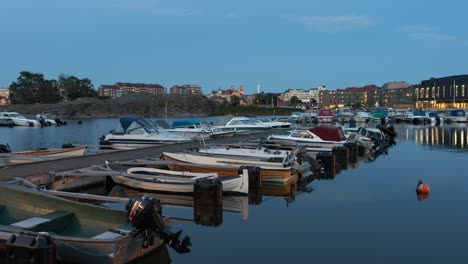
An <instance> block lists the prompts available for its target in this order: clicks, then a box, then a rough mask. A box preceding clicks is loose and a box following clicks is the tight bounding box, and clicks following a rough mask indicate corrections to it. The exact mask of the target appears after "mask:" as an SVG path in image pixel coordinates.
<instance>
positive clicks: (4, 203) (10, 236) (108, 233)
mask: <svg viewBox="0 0 468 264" xmlns="http://www.w3.org/2000/svg"><path fill="white" fill-rule="evenodd" d="M127 205H128V206H127V209H128V212H127V211H122V210H115V209H110V208H105V207H101V206H97V205H91V204H87V203H79V202H74V201H71V200H67V199H64V198H60V197H57V196H56V195H52V194H50V193H48V191H46V190H42V189H38V188H37V189H34V188H29V187H25V186H22V185H18V184H16V183H14V184H13V183H1V184H0V263H5V262H4V261H5V260H6V259H10V260H11V259H12V258H15V259H16V258H17V259H21V258H25V259H30V258H36V259H35V262H33V263H43V262H44V261H49V259H54V258H55V261H57V262H64V263H128V262H131V261H134V260H137V259H139V258H142V257H143V256H145V255H148V254H150V253H151V252H153V251H154V250H156V249H158V248H159V247H161V246H164V243H168V244H169V246H171V247H172V248H174V249H175V250H176V251H178V252H181V253H185V252H188V250H189V249H188V248H187V247H186V245H189V244H190V242H189V239H188V238H186V239H184V240H183V241H179V240H178V236H179V235H180V231H179V232H177V233H175V234H174V233H171V232H170V231H169V230H168V228H167V225H168V223H167V221H166V220H167V219H163V218H162V217H161V215H160V210H157V209H158V208H160V205H159V201H158V200H156V199H153V198H152V197H148V196H139V197H137V198H135V199H130V200H129V202H128V203H127ZM18 252H20V253H18ZM2 255H3V257H4V259H1V256H2ZM37 258H38V259H37ZM2 260H3V261H2ZM8 263H10V262H8ZM13 263H19V262H13ZM21 263H22V262H21ZM28 263H29V262H28ZM47 263H49V262H47ZM52 263H55V262H52Z"/></svg>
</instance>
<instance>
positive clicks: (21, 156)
mask: <svg viewBox="0 0 468 264" xmlns="http://www.w3.org/2000/svg"><path fill="white" fill-rule="evenodd" d="M87 148H88V147H87V146H75V145H72V144H63V145H62V148H60V149H38V150H32V151H20V152H12V151H11V149H10V146H9V145H8V144H0V166H6V165H14V164H21V163H31V162H39V161H46V160H52V159H60V158H68V157H77V156H83V155H84V154H85V153H86V150H87Z"/></svg>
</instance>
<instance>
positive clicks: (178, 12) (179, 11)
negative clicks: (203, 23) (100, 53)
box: [115, 0, 202, 17]
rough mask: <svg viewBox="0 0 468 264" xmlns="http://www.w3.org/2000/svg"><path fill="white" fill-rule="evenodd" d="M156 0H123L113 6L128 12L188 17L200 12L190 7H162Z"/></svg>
mask: <svg viewBox="0 0 468 264" xmlns="http://www.w3.org/2000/svg"><path fill="white" fill-rule="evenodd" d="M156 2H157V1H145V0H141V1H138V0H135V1H124V2H119V3H117V4H115V8H116V9H118V10H120V11H124V12H129V13H143V14H150V15H154V16H174V17H189V16H198V15H201V14H202V12H201V11H199V10H195V9H190V8H180V7H177V8H172V7H163V6H161V5H158V4H157V3H156Z"/></svg>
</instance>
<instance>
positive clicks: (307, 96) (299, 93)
mask: <svg viewBox="0 0 468 264" xmlns="http://www.w3.org/2000/svg"><path fill="white" fill-rule="evenodd" d="M323 90H326V88H325V85H320V86H319V87H317V88H310V89H309V90H304V89H288V90H286V91H285V92H284V93H283V96H282V97H283V98H282V100H283V101H289V100H290V99H291V97H293V96H296V97H297V98H299V100H301V101H302V102H303V103H308V102H311V101H313V100H315V101H316V102H319V98H320V97H319V94H320V91H323Z"/></svg>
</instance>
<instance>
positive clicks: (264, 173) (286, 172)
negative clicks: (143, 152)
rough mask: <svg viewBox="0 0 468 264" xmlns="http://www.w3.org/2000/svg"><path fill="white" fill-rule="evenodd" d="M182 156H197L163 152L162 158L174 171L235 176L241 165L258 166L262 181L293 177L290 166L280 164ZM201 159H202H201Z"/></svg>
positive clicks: (277, 180) (275, 180)
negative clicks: (285, 166) (199, 159)
mask: <svg viewBox="0 0 468 264" xmlns="http://www.w3.org/2000/svg"><path fill="white" fill-rule="evenodd" d="M184 156H190V157H197V156H196V155H187V154H180V155H179V156H177V155H171V154H169V153H163V154H162V158H163V159H164V160H166V161H170V162H174V163H173V164H171V163H169V164H168V167H169V169H171V170H176V171H191V172H199V173H211V172H216V173H218V175H219V176H237V175H238V174H239V167H241V166H259V167H260V177H261V179H262V181H263V182H280V183H284V182H289V181H291V180H292V179H293V175H292V171H291V169H290V168H284V167H281V165H276V166H275V167H273V166H267V165H263V166H262V164H265V162H257V161H247V160H244V161H243V160H235V159H230V160H229V164H227V163H225V161H226V160H227V159H226V160H225V159H215V160H211V161H212V162H209V159H206V158H209V157H202V158H205V159H204V160H205V162H206V163H201V162H195V161H193V160H192V161H190V160H189V159H184ZM202 160H203V159H202ZM216 160H218V161H219V160H222V161H223V162H218V163H217V162H216Z"/></svg>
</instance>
